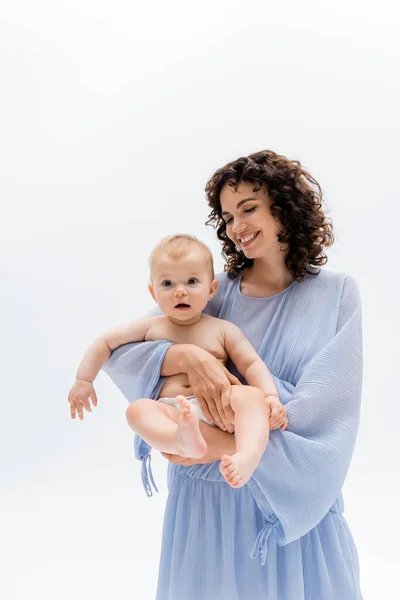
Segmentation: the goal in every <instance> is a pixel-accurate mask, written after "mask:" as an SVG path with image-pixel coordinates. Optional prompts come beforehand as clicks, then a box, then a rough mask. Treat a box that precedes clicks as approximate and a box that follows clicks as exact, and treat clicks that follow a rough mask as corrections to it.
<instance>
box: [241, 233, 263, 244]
mask: <svg viewBox="0 0 400 600" xmlns="http://www.w3.org/2000/svg"><path fill="white" fill-rule="evenodd" d="M259 233H260V232H259V231H257V233H252V234H251V235H246V237H243V238H240V244H241V245H242V246H248V245H249V244H251V242H252V241H253V240H255V239H256V237H257V236H258V234H259Z"/></svg>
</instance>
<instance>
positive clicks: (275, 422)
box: [266, 396, 288, 431]
mask: <svg viewBox="0 0 400 600" xmlns="http://www.w3.org/2000/svg"><path fill="white" fill-rule="evenodd" d="M266 400H267V402H268V406H269V428H270V430H271V431H272V430H273V429H282V431H285V429H286V427H287V426H288V420H287V414H286V408H285V407H284V406H283V404H281V402H280V401H279V398H277V397H276V396H268V397H267V398H266Z"/></svg>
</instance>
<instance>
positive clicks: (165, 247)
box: [149, 233, 215, 279]
mask: <svg viewBox="0 0 400 600" xmlns="http://www.w3.org/2000/svg"><path fill="white" fill-rule="evenodd" d="M193 246H196V247H197V248H199V249H200V250H201V251H202V252H203V254H204V258H205V259H206V262H207V266H208V267H209V271H210V275H211V279H214V277H215V274H214V261H213V257H212V254H211V250H210V249H209V247H208V246H206V244H204V243H203V242H201V241H200V240H198V239H197V238H196V237H195V236H194V235H188V234H186V233H177V234H175V235H168V236H167V237H165V238H163V239H162V240H161V241H160V242H159V243H158V244H157V246H156V247H155V248H154V250H153V251H152V253H151V254H150V257H149V265H150V272H152V270H153V265H154V262H155V261H156V260H157V258H158V257H159V256H160V255H162V254H167V255H168V256H169V257H170V258H172V259H174V260H179V259H180V258H182V256H186V254H188V253H189V252H190V250H191V248H192V247H193Z"/></svg>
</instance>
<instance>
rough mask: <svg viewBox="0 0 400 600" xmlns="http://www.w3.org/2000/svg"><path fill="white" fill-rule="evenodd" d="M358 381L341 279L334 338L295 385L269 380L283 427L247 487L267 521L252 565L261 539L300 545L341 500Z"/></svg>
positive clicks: (352, 315)
mask: <svg viewBox="0 0 400 600" xmlns="http://www.w3.org/2000/svg"><path fill="white" fill-rule="evenodd" d="M361 380H362V333H361V305H360V296H359V291H358V287H357V284H356V283H355V281H354V280H353V279H352V278H350V277H347V278H346V279H345V281H344V285H343V289H342V296H341V299H340V305H339V313H338V320H337V326H336V333H335V335H334V336H333V338H332V339H331V340H330V341H329V343H327V345H326V346H325V347H324V348H323V349H321V350H320V351H319V352H318V353H317V354H316V355H315V356H314V357H313V359H312V360H311V361H310V362H309V363H308V365H307V366H306V368H305V369H304V371H303V373H302V375H301V377H300V379H299V381H298V382H297V385H296V386H293V385H291V384H290V383H287V382H284V381H281V380H279V379H275V381H276V385H277V388H278V392H279V394H280V397H281V400H282V402H283V403H284V404H285V405H286V409H287V414H288V428H287V430H286V431H281V430H277V431H273V432H271V435H270V440H269V443H268V446H267V449H266V451H265V453H264V455H263V458H262V459H261V461H260V464H259V466H258V468H257V469H256V471H255V473H254V475H253V477H252V478H251V480H250V482H249V485H250V489H251V491H252V493H253V495H254V497H255V500H256V502H257V504H258V505H259V507H260V509H261V511H262V512H263V514H264V516H265V518H266V524H265V527H264V528H263V529H262V531H260V533H259V536H258V538H257V541H256V544H255V547H254V549H253V554H252V556H253V558H256V557H257V556H260V560H261V562H262V563H263V564H265V561H266V548H267V540H268V538H269V537H270V536H271V537H274V538H275V541H276V542H277V543H278V544H280V545H285V544H288V543H289V542H291V541H293V540H296V539H298V538H300V537H301V536H303V535H305V534H306V533H308V532H309V531H310V530H311V529H313V528H314V527H315V526H316V525H317V524H318V523H319V522H320V521H321V520H322V519H323V517H324V516H325V515H326V514H327V513H328V511H329V510H330V509H331V507H332V506H333V504H334V502H335V500H336V499H338V497H339V496H340V493H341V488H342V486H343V483H344V480H345V477H346V474H347V471H348V468H349V465H350V460H351V457H352V454H353V449H354V445H355V441H356V436H357V429H358V422H359V415H360V400H361Z"/></svg>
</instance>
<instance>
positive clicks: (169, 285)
mask: <svg viewBox="0 0 400 600" xmlns="http://www.w3.org/2000/svg"><path fill="white" fill-rule="evenodd" d="M161 285H162V286H163V287H171V285H172V281H169V280H168V279H167V280H166V281H163V282H162V284H161Z"/></svg>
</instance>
